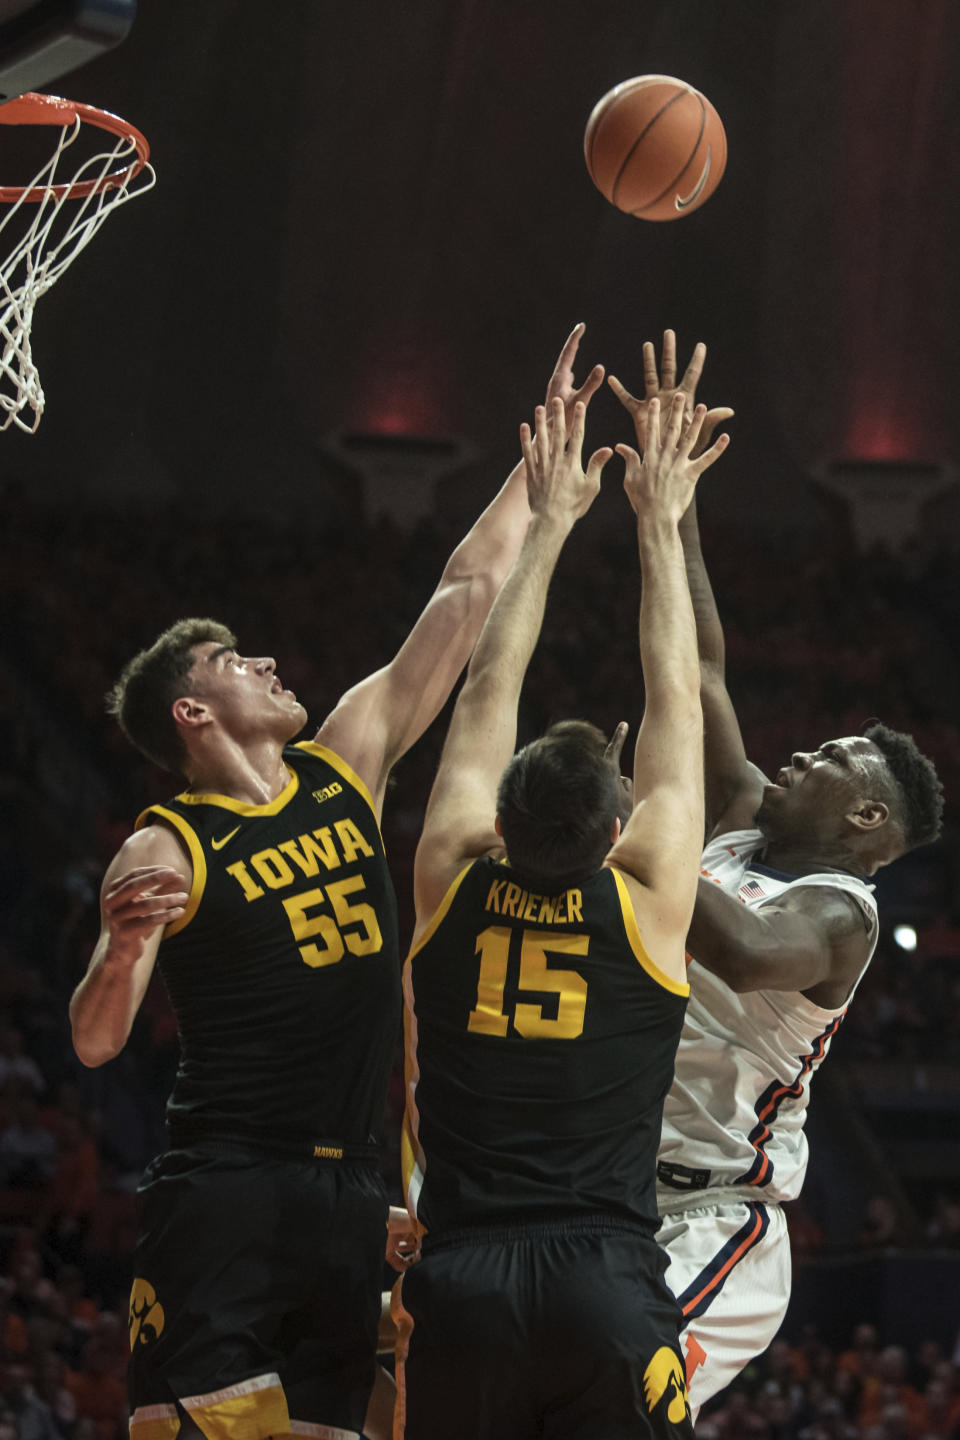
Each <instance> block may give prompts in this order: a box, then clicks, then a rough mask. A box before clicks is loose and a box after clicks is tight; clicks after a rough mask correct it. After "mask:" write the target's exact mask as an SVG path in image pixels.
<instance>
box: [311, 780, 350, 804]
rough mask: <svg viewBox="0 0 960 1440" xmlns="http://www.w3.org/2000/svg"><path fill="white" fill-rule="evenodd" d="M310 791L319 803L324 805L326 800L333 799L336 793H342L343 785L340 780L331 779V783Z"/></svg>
mask: <svg viewBox="0 0 960 1440" xmlns="http://www.w3.org/2000/svg"><path fill="white" fill-rule="evenodd" d="M310 793H311V795H312V796H313V798H314V800H316V802H317V804H318V805H322V804H323V802H324V800H332V799H333V797H334V795H342V794H343V786H342V785H341V784H340V781H339V780H331V782H330V784H329V785H324V786H323V788H322V789H320V790H311V792H310Z"/></svg>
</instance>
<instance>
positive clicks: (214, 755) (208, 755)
mask: <svg viewBox="0 0 960 1440" xmlns="http://www.w3.org/2000/svg"><path fill="white" fill-rule="evenodd" d="M289 783H290V771H289V770H288V769H287V767H286V765H285V764H284V762H283V743H282V742H281V741H279V740H274V739H264V740H257V741H255V742H248V743H246V744H243V743H241V742H240V741H238V740H234V739H232V738H231V737H230V736H227V735H223V734H218V735H216V736H211V737H210V738H209V740H208V741H207V742H206V743H205V744H204V745H203V747H202V750H201V751H200V753H198V754H195V755H194V756H193V757H192V764H191V767H190V789H191V790H192V791H193V792H194V793H195V794H198V795H226V796H228V797H229V798H230V799H231V800H239V801H240V802H241V804H244V805H269V803H270V801H271V800H275V799H276V798H277V796H278V795H279V794H280V793H281V791H282V790H284V789H285V788H286V786H287V785H288V784H289Z"/></svg>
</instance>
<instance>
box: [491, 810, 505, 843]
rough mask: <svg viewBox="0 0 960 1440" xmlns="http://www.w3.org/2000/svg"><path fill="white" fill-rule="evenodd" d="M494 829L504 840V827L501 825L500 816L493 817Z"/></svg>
mask: <svg viewBox="0 0 960 1440" xmlns="http://www.w3.org/2000/svg"><path fill="white" fill-rule="evenodd" d="M493 828H494V830H496V832H497V834H498V835H499V836H500V839H501V840H502V839H503V826H502V825H501V824H500V816H499V815H494V817H493Z"/></svg>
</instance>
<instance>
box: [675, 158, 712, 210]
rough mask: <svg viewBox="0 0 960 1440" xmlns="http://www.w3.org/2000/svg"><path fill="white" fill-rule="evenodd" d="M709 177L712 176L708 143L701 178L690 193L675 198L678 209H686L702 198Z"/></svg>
mask: <svg viewBox="0 0 960 1440" xmlns="http://www.w3.org/2000/svg"><path fill="white" fill-rule="evenodd" d="M709 178H710V146H709V145H708V146H707V158H706V161H705V163H704V166H703V169H702V170H701V172H700V179H699V180H698V181H697V183H696V185H694V187H693V189H692V190H691V191H690V194H689V195H685V196H680V195H678V196H677V197H676V199H675V200H674V202H673V203H674V205H675V206H676V207H677V209H678V210H686V208H687V206H688V205H692V204H693V202H694V200H699V199H700V196H701V195H702V194H703V187H704V185H706V183H707V181H708V179H709Z"/></svg>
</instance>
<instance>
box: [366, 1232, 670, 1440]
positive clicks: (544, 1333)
mask: <svg viewBox="0 0 960 1440" xmlns="http://www.w3.org/2000/svg"><path fill="white" fill-rule="evenodd" d="M664 1268H665V1260H664V1257H663V1255H662V1253H661V1252H660V1250H659V1248H658V1246H657V1244H656V1242H655V1241H654V1240H653V1239H652V1237H651V1236H649V1235H648V1234H647V1233H646V1232H645V1231H643V1230H642V1229H641V1228H640V1227H639V1226H632V1225H630V1224H629V1223H627V1222H620V1221H617V1220H613V1219H602V1218H599V1219H586V1220H570V1221H560V1222H551V1223H549V1224H544V1225H536V1226H533V1225H518V1226H515V1227H508V1226H498V1227H490V1228H489V1229H485V1228H484V1229H471V1230H463V1231H459V1232H457V1233H456V1234H453V1233H450V1232H448V1233H447V1234H446V1235H445V1236H444V1237H442V1238H440V1239H439V1240H438V1239H435V1240H434V1241H433V1242H432V1243H431V1242H430V1240H429V1237H428V1241H427V1243H426V1244H425V1253H424V1256H423V1259H422V1260H421V1261H420V1262H419V1263H418V1264H417V1265H414V1266H412V1267H411V1269H410V1270H408V1271H407V1272H406V1274H404V1275H403V1276H402V1277H401V1279H400V1280H399V1281H398V1282H397V1285H396V1286H395V1288H394V1305H393V1309H394V1315H395V1318H396V1320H397V1324H398V1331H399V1342H398V1348H397V1361H398V1364H397V1386H398V1401H397V1413H398V1429H397V1432H396V1433H398V1434H402V1435H404V1436H405V1440H530V1437H532V1436H534V1435H536V1436H542V1437H544V1440H628V1437H629V1440H637V1437H640V1436H650V1437H657V1440H692V1437H693V1426H692V1423H691V1420H690V1407H689V1403H688V1401H687V1393H686V1386H685V1382H684V1371H683V1364H682V1362H681V1359H680V1350H679V1345H678V1335H679V1327H680V1312H679V1309H678V1307H677V1305H676V1302H675V1301H674V1299H673V1296H672V1295H671V1294H670V1292H669V1290H668V1289H667V1286H666V1284H665V1282H664V1279H663V1271H664Z"/></svg>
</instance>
